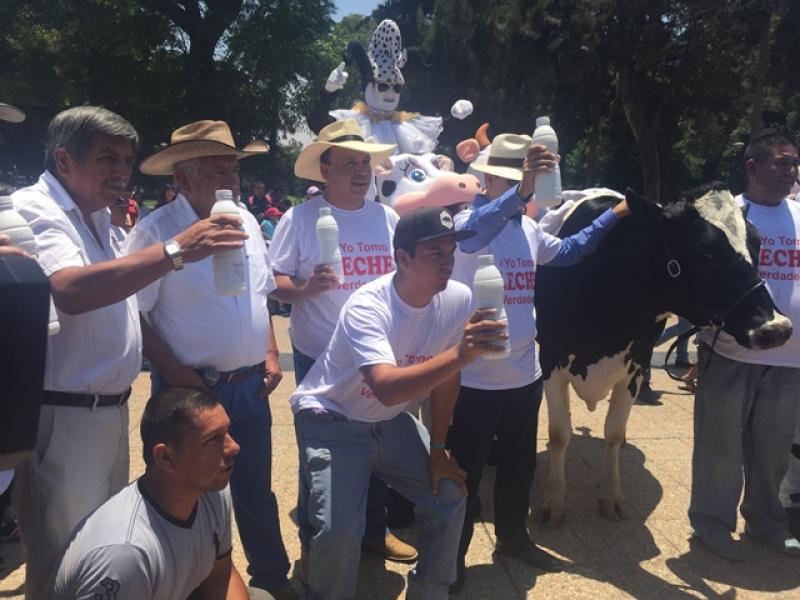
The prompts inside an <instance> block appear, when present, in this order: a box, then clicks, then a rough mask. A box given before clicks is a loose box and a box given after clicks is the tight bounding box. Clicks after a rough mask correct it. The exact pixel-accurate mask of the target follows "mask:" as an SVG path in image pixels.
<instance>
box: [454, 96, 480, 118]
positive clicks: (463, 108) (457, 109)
mask: <svg viewBox="0 0 800 600" xmlns="http://www.w3.org/2000/svg"><path fill="white" fill-rule="evenodd" d="M473 110H474V109H473V107H472V102H470V101H469V100H456V101H455V103H453V106H451V107H450V114H451V115H453V116H454V117H455V118H456V119H458V120H463V119H466V118H467V117H468V116H470V115H471V114H472V111H473Z"/></svg>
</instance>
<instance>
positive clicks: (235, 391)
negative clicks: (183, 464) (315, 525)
mask: <svg viewBox="0 0 800 600" xmlns="http://www.w3.org/2000/svg"><path fill="white" fill-rule="evenodd" d="M150 378H151V381H152V388H151V389H152V393H153V395H155V394H156V393H158V392H159V391H161V390H162V389H164V388H166V387H167V382H166V381H165V380H164V378H163V377H162V376H161V374H160V373H158V372H156V371H155V370H153V371H151V372H150ZM262 384H263V377H262V375H261V374H260V372H258V371H256V370H254V371H253V373H252V374H251V375H250V376H249V377H248V378H247V379H245V380H244V381H240V382H237V383H218V384H217V385H215V386H214V387H213V388H212V389H213V390H214V393H216V394H217V396H219V398H220V401H221V402H222V406H223V407H224V408H225V412H226V413H228V417H229V418H230V420H231V426H230V430H229V431H230V434H231V437H232V438H233V439H234V440H236V443H238V444H239V447H240V450H239V455H238V456H237V457H236V464H235V466H234V468H233V473H232V474H231V497H232V499H233V514H234V516H235V517H236V524H237V525H238V527H239V537H240V538H241V540H242V546H243V547H244V553H245V556H246V558H247V562H248V567H247V572H248V573H249V574H250V577H251V579H250V585H251V586H254V587H259V588H264V589H266V590H271V591H274V590H277V589H279V588H281V587H283V586H285V585H287V584H288V579H287V574H288V573H289V558H288V556H287V555H286V549H285V548H284V546H283V540H282V539H281V528H280V523H279V520H278V502H277V500H276V499H275V494H273V493H272V438H271V435H270V429H271V427H272V414H271V413H270V410H269V402H268V401H267V399H266V398H264V397H263V396H260V395H259V394H258V392H259V390H260V388H261V386H262Z"/></svg>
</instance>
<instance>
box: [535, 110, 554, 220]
mask: <svg viewBox="0 0 800 600" xmlns="http://www.w3.org/2000/svg"><path fill="white" fill-rule="evenodd" d="M531 144H541V145H542V146H545V147H546V148H547V149H548V150H550V152H553V153H554V154H557V153H558V136H556V132H555V131H554V130H553V128H552V127H551V126H550V117H539V118H538V119H536V130H535V131H534V132H533V137H532V138H531ZM533 194H534V197H535V199H536V204H537V205H538V206H543V207H545V208H551V207H553V206H556V205H558V204H559V203H560V202H561V169H560V168H559V167H558V165H556V166H555V168H554V169H553V170H552V171H550V172H549V173H545V174H543V175H537V176H536V180H535V182H534V191H533Z"/></svg>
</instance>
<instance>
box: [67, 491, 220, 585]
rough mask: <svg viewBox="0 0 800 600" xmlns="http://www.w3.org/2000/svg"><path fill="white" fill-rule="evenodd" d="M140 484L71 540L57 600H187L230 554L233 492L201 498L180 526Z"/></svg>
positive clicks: (120, 495) (102, 508)
mask: <svg viewBox="0 0 800 600" xmlns="http://www.w3.org/2000/svg"><path fill="white" fill-rule="evenodd" d="M140 481H141V480H137V481H134V482H133V483H131V484H129V485H128V486H127V487H125V488H124V489H123V490H122V491H120V492H119V493H118V494H117V495H116V496H114V497H112V498H110V499H109V500H108V501H107V502H106V503H105V504H103V505H102V506H100V508H98V509H97V510H96V511H94V512H93V513H92V514H90V515H89V516H88V517H87V518H86V519H85V520H84V521H83V522H82V523H81V524H80V525H79V526H78V527H77V529H76V530H75V531H74V532H73V534H72V538H71V539H70V541H69V543H68V544H67V548H66V550H65V552H64V556H63V558H62V559H61V566H60V567H59V569H58V574H57V575H56V578H55V589H54V597H55V598H56V600H67V599H69V600H83V599H86V600H95V599H96V598H103V599H108V600H148V599H152V600H183V599H185V598H186V597H187V596H188V595H189V594H191V593H192V591H193V590H195V589H196V588H197V586H198V585H200V584H201V583H202V582H203V580H205V578H206V577H208V575H209V574H210V573H211V569H212V568H213V567H214V562H215V561H216V560H217V559H218V558H221V557H224V556H225V555H226V554H228V553H229V552H230V551H231V497H230V491H229V489H228V488H226V489H224V490H222V491H221V492H209V493H206V494H203V495H202V496H201V497H200V499H199V500H198V502H197V505H196V506H195V509H194V512H193V513H192V516H191V517H190V518H189V519H188V520H186V521H184V522H181V521H178V520H176V519H174V518H172V517H171V516H170V515H168V514H167V513H165V512H164V511H163V510H162V509H161V508H160V507H159V506H158V505H157V504H156V503H155V502H154V501H153V500H152V499H151V498H150V497H149V496H148V495H147V492H146V491H145V490H144V489H143V486H141V485H140Z"/></svg>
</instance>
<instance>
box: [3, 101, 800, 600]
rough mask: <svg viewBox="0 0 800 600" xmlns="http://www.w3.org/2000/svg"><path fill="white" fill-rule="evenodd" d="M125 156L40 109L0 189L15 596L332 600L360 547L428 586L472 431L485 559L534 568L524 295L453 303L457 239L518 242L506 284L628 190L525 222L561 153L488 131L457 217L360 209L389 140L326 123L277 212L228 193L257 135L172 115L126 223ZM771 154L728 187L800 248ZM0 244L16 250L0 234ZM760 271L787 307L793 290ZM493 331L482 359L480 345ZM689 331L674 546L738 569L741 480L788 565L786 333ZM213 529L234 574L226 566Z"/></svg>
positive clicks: (798, 312) (472, 248) (792, 357)
mask: <svg viewBox="0 0 800 600" xmlns="http://www.w3.org/2000/svg"><path fill="white" fill-rule="evenodd" d="M1 106H2V105H0V107H1ZM3 114H4V113H3V112H2V111H0V118H2V117H3ZM137 145H138V134H137V132H136V130H135V128H134V127H133V125H132V124H130V123H129V122H128V121H126V120H125V119H124V118H123V117H122V116H120V115H118V114H115V113H113V112H111V111H109V110H106V109H103V108H100V107H92V106H82V107H76V108H71V109H68V110H65V111H63V112H61V113H59V114H58V115H56V116H55V117H54V118H53V120H52V121H51V123H50V125H49V128H48V132H47V139H46V140H45V147H46V160H45V170H44V172H43V173H42V175H41V177H40V178H39V180H38V182H36V183H35V184H34V185H32V186H30V187H27V188H24V189H21V190H18V191H16V192H15V193H14V194H13V196H12V199H13V203H14V207H15V209H16V210H17V211H18V212H19V213H20V214H21V215H22V216H23V217H24V218H25V219H26V220H27V222H28V223H29V225H30V227H31V229H32V230H33V233H34V236H35V241H36V247H37V254H36V257H35V258H36V260H37V261H38V263H39V265H40V267H41V269H42V270H43V271H44V273H45V274H46V275H47V277H48V278H49V280H50V284H51V288H52V297H53V301H54V304H55V307H56V309H57V314H58V319H59V322H60V331H59V332H58V333H57V334H55V335H52V336H50V337H49V339H48V355H47V363H46V369H45V379H44V386H43V392H42V411H41V417H40V421H39V428H38V437H37V440H36V448H35V450H34V452H33V453H32V455H31V456H30V457H29V458H27V459H25V460H24V461H23V462H22V463H21V464H20V465H19V466H18V468H17V470H16V474H15V477H14V483H13V487H12V497H13V501H14V505H15V507H16V513H17V517H18V520H19V528H20V532H21V536H22V540H23V542H24V543H25V546H26V548H27V557H28V559H27V571H26V585H25V594H26V598H29V599H46V598H58V599H67V598H70V599H73V598H117V599H123V598H131V599H134V598H135V599H137V600H138V599H142V598H153V599H164V600H167V599H176V598H231V599H236V598H240V599H243V598H248V597H250V598H269V597H273V598H278V599H282V598H295V597H300V596H301V595H302V597H306V598H332V599H337V598H352V597H354V596H355V593H356V579H357V573H358V566H359V557H360V554H361V552H362V550H368V551H371V552H374V553H378V554H379V555H381V556H383V557H385V558H386V559H387V560H395V561H401V562H409V563H414V562H416V566H415V567H414V568H413V570H412V571H411V572H410V575H409V583H408V595H409V597H410V598H432V599H433V598H447V597H448V596H449V595H450V594H458V593H459V592H460V591H461V589H463V588H464V586H465V585H468V584H469V581H467V580H466V571H465V556H466V553H467V550H468V548H469V545H470V541H471V538H472V534H473V528H474V522H475V521H476V520H477V519H479V518H480V514H481V503H480V497H479V493H478V487H479V484H480V481H481V476H482V472H483V469H484V467H485V465H486V464H487V462H488V460H489V455H490V453H491V451H492V447H493V444H494V445H495V451H496V460H497V472H496V477H495V489H494V498H495V501H494V504H495V532H496V552H497V553H498V554H501V555H504V556H510V557H513V558H515V559H517V560H520V561H522V562H524V563H526V564H528V565H530V566H532V567H534V568H537V569H539V570H541V571H545V572H557V571H560V570H561V569H562V568H563V564H562V562H561V561H560V559H558V558H557V557H556V556H554V555H553V554H551V553H549V552H547V551H546V550H545V549H543V548H541V547H539V546H538V545H536V544H535V543H534V541H533V540H532V538H531V533H532V532H530V531H529V530H528V527H527V521H528V515H529V510H530V495H531V487H532V483H533V478H534V474H535V469H536V439H537V429H538V414H539V407H540V403H541V400H542V389H543V388H542V377H541V371H540V369H539V367H538V359H537V355H536V353H537V349H536V345H535V335H536V315H535V311H534V310H533V309H532V301H533V294H534V287H533V285H532V284H531V285H530V286H520V289H517V290H513V291H509V292H508V293H507V298H509V297H510V298H511V300H510V301H509V300H507V301H506V303H507V306H506V310H507V321H496V320H493V319H492V316H493V311H492V310H486V309H483V308H481V307H479V306H476V303H475V301H474V299H473V290H472V289H471V288H472V286H473V279H474V276H475V273H476V269H477V268H478V258H477V257H478V256H479V255H480V254H492V255H493V256H494V257H495V261H498V262H499V261H502V260H503V259H510V258H513V257H515V256H518V255H522V254H524V255H529V256H532V257H533V262H532V264H531V265H530V266H529V270H530V272H531V273H533V272H535V268H536V265H544V264H547V265H548V266H551V267H559V268H562V267H568V266H569V265H572V264H575V263H577V262H578V261H581V260H582V259H583V258H584V257H586V256H587V255H589V254H591V253H592V252H593V251H594V250H595V249H596V248H597V246H598V244H600V243H601V241H602V240H603V238H604V237H605V236H606V235H607V234H608V233H609V232H610V231H611V230H612V228H613V227H614V226H615V224H616V223H617V222H618V221H619V220H620V219H623V218H626V217H628V215H629V213H630V211H629V209H628V206H627V201H626V200H625V199H624V198H623V199H621V200H620V201H619V202H618V203H617V204H616V206H615V207H614V208H613V209H609V210H608V211H607V212H606V213H604V214H602V215H601V216H600V217H598V218H597V219H596V220H595V221H594V222H593V223H592V224H591V225H589V226H588V227H586V228H585V229H583V230H582V231H580V232H578V233H576V234H574V235H572V236H569V237H565V238H564V239H560V238H558V237H555V236H553V235H550V234H548V233H546V232H545V231H544V230H543V229H541V228H540V227H539V226H538V224H537V223H536V221H534V220H533V219H531V218H529V217H528V216H525V215H526V212H527V213H531V212H535V211H531V210H530V208H531V203H532V202H535V197H534V194H533V192H534V183H535V179H536V177H537V176H538V175H541V174H543V173H547V172H550V171H551V170H552V169H553V168H554V167H555V166H556V164H557V163H558V160H559V158H560V157H558V156H557V155H556V154H554V153H553V152H551V151H549V150H547V148H545V147H544V146H539V145H535V144H532V143H531V140H530V137H528V136H523V135H517V134H513V133H509V134H501V135H498V136H495V138H494V140H493V142H492V145H491V149H490V151H489V153H488V159H487V160H486V162H485V163H481V164H473V168H474V169H476V170H478V171H480V172H481V173H482V175H483V177H484V183H485V186H484V189H483V191H482V192H481V193H480V194H478V195H477V196H476V197H475V199H474V201H473V202H472V204H471V205H470V206H469V207H468V208H467V209H466V210H462V208H463V207H462V206H460V205H458V204H451V205H449V203H448V202H447V199H446V198H444V199H438V200H437V206H436V207H423V208H419V209H417V210H414V211H413V212H410V213H408V214H406V215H404V216H403V217H402V218H399V217H398V215H397V214H396V213H395V212H394V210H392V208H391V207H389V206H386V205H384V204H381V203H377V202H373V201H371V200H370V199H368V198H367V194H368V190H369V188H370V185H371V184H372V182H373V168H374V167H375V165H376V164H378V163H379V162H380V161H381V160H383V159H384V158H386V157H388V156H389V155H391V153H392V152H394V151H395V146H394V145H393V144H381V143H377V142H376V141H373V140H367V139H365V137H364V133H363V131H362V130H361V128H360V126H359V123H358V122H357V121H356V120H351V119H342V120H339V121H335V122H334V123H331V124H329V125H327V126H325V127H324V128H322V129H321V131H320V132H319V134H318V136H317V139H316V140H315V141H314V142H313V143H310V144H308V145H307V146H306V147H305V148H304V149H303V150H302V152H301V153H300V155H299V157H298V158H297V161H296V164H295V174H296V175H297V176H298V177H300V178H302V179H305V180H310V181H313V182H315V185H314V186H312V187H310V188H309V190H308V198H307V199H306V201H304V202H302V203H301V204H298V205H296V206H286V205H281V204H279V203H277V202H274V201H273V199H272V198H271V197H270V196H269V195H268V194H267V193H266V188H265V185H264V183H263V181H256V182H254V183H253V185H252V187H251V194H250V195H249V196H247V195H245V194H241V191H240V178H239V161H240V160H243V159H246V158H247V157H249V156H254V155H257V154H261V153H263V152H266V151H267V148H265V147H253V148H250V147H246V148H244V149H239V148H237V146H236V144H235V142H234V138H233V135H232V134H231V131H230V129H229V127H228V126H227V124H225V123H224V122H221V121H198V122H194V123H190V124H187V125H184V126H182V127H179V128H177V129H176V130H175V131H174V132H173V133H172V136H171V139H170V143H169V145H167V146H166V147H164V148H162V149H161V150H159V151H158V152H156V153H155V154H153V155H151V156H149V157H147V158H146V159H145V160H144V161H142V162H141V164H140V165H139V169H140V170H141V172H142V173H144V174H147V175H152V176H161V177H164V178H169V179H170V183H169V184H166V185H165V186H164V189H163V196H162V199H161V201H160V202H159V206H158V208H157V209H156V210H153V211H152V212H151V213H150V214H148V215H146V216H144V217H143V218H141V219H139V218H138V217H139V215H138V212H136V214H133V213H132V212H131V210H132V209H131V205H130V203H129V202H128V200H127V199H126V198H127V197H128V195H127V189H128V184H129V181H130V178H131V175H132V172H133V167H134V165H135V164H136V151H137ZM248 148H250V149H248ZM797 164H798V155H797V147H796V145H795V144H794V142H793V141H792V140H791V139H790V138H788V137H787V136H785V135H782V134H768V135H763V136H761V137H759V138H758V139H755V140H754V141H753V142H752V143H751V144H750V146H749V147H748V150H747V155H746V163H745V167H746V169H747V174H748V182H749V183H748V188H747V190H746V191H745V193H744V195H743V196H742V197H741V198H740V201H741V203H743V204H744V205H746V206H749V218H750V220H751V221H752V222H753V223H754V224H755V225H756V226H757V227H759V229H760V230H761V232H762V234H763V235H765V236H768V237H769V238H772V239H787V240H795V241H797V238H798V237H800V236H798V235H797V232H798V230H800V207H798V206H797V205H796V204H795V203H793V202H788V201H787V200H786V196H787V195H788V193H789V190H790V188H791V186H792V185H793V184H794V182H795V180H796V178H797ZM318 185H319V186H321V188H320V187H317V186H318ZM221 189H222V190H232V191H233V193H234V194H235V196H236V197H237V198H238V204H237V207H238V214H236V215H233V214H212V210H211V209H212V206H213V204H214V202H215V192H216V191H217V190H221ZM120 198H122V199H123V200H120ZM321 208H327V209H329V210H330V213H331V214H332V215H333V217H334V218H335V221H336V223H337V225H338V231H339V246H340V248H341V254H342V273H341V274H340V275H337V272H336V269H334V268H333V266H332V265H330V264H324V263H320V260H319V242H318V240H317V237H316V230H315V227H316V223H317V219H318V218H319V215H320V209H321ZM797 243H798V244H800V241H798V242H797ZM242 248H243V249H244V252H245V255H246V268H245V277H246V286H245V288H246V289H245V291H244V292H243V293H241V294H238V295H221V294H219V293H217V292H216V291H215V286H214V270H213V261H212V260H211V259H210V257H211V256H213V255H217V254H219V253H224V252H226V251H230V250H234V249H242ZM7 252H20V251H19V250H18V249H15V248H13V247H12V246H9V245H8V240H7V239H2V238H0V254H2V253H7ZM794 266H800V260H798V261H797V264H795V265H794ZM342 277H343V278H342ZM530 280H531V282H532V281H533V278H532V277H531V278H530ZM767 286H768V287H769V289H770V291H771V292H772V294H773V296H774V298H775V301H776V303H777V305H778V307H779V308H780V309H781V310H782V311H783V312H784V313H785V314H786V315H787V316H788V317H789V318H791V319H793V320H794V319H797V320H796V321H795V322H800V290H798V288H797V286H798V284H797V282H796V281H795V280H793V279H788V280H784V281H780V282H776V281H772V280H770V281H767ZM515 295H516V296H519V298H518V299H515V298H516V296H515ZM517 300H519V301H517ZM528 300H529V301H528ZM270 302H275V303H282V304H277V306H278V310H282V309H281V307H283V306H285V305H291V313H290V316H289V319H290V338H291V352H292V354H293V360H294V378H295V384H296V389H295V390H294V392H293V393H292V394H291V397H290V404H291V408H292V411H293V413H294V419H295V431H296V439H297V446H298V452H299V464H300V468H299V473H298V480H299V494H298V502H297V507H296V515H297V522H298V526H299V536H300V542H301V557H300V561H299V578H300V580H301V581H302V583H303V586H304V587H303V590H302V591H297V590H295V589H294V588H293V587H292V585H291V584H290V581H289V569H290V563H289V557H288V556H287V552H286V549H285V547H284V543H283V540H282V539H281V533H280V519H279V512H280V511H279V507H278V504H277V500H276V496H275V494H274V492H273V490H272V452H273V449H272V440H271V423H272V416H271V414H270V407H269V403H268V401H267V398H268V396H269V394H270V393H271V392H273V391H274V390H275V388H276V387H277V386H278V384H279V383H280V382H281V380H282V378H283V373H282V370H281V366H280V361H279V355H280V349H279V348H278V346H277V343H276V340H275V335H274V330H273V327H272V320H271V319H272V317H271V311H270V310H269V307H270ZM272 312H276V311H275V310H273V311H272ZM286 312H288V311H286ZM681 327H683V326H682V325H681ZM498 343H508V345H509V346H510V351H509V353H508V355H507V356H505V357H504V358H501V359H494V360H488V359H487V358H486V356H487V355H488V354H491V353H496V352H497V346H496V344H498ZM699 343H700V362H701V364H708V365H709V366H708V368H707V369H706V370H701V373H700V378H699V383H698V390H697V408H696V414H695V451H694V458H693V480H692V500H691V506H690V509H689V516H690V520H691V523H692V526H693V528H694V531H695V535H696V536H697V538H698V539H699V540H700V541H701V542H703V543H704V544H705V545H706V546H707V547H708V548H709V549H710V550H711V551H712V552H714V553H716V554H718V555H720V556H722V557H723V558H726V559H728V560H732V561H740V560H743V558H744V557H743V554H742V551H741V549H740V547H739V545H738V543H737V542H736V541H735V540H734V539H733V538H732V536H731V532H733V531H735V528H736V510H737V507H738V504H739V497H740V493H741V490H742V486H744V503H743V505H742V513H743V515H744V517H745V520H746V522H747V530H746V531H747V533H748V534H749V535H752V536H753V537H754V538H756V539H758V540H760V541H762V542H763V543H765V544H766V545H767V546H769V547H770V548H772V549H775V550H778V551H780V552H784V553H786V554H793V555H800V542H798V540H797V537H796V536H797V535H798V533H800V531H798V530H799V529H800V527H798V525H800V522H799V521H800V520H798V518H797V516H798V513H799V512H800V423H797V426H795V423H796V422H797V416H796V415H797V414H798V411H797V410H796V404H797V398H798V390H797V387H798V385H800V362H798V361H800V358H798V357H800V353H798V352H797V350H799V349H798V348H796V345H797V344H800V341H798V340H797V336H793V337H792V338H791V340H790V342H789V343H788V344H787V345H786V347H783V348H778V349H775V350H773V351H762V352H759V351H745V350H744V349H742V348H741V347H738V346H736V344H735V342H733V340H732V339H730V340H726V339H724V338H723V339H720V341H719V343H718V344H717V345H716V347H715V352H716V354H717V355H719V356H715V358H714V360H713V361H712V362H710V363H707V361H706V360H705V356H706V355H707V354H708V353H709V352H710V351H711V350H710V346H711V345H712V342H711V341H710V340H708V339H706V338H705V337H704V336H701V338H700V340H699ZM714 343H716V340H714ZM283 350H285V351H288V350H290V349H289V348H284V349H283ZM142 357H145V358H146V359H147V361H148V363H149V365H150V369H151V381H152V387H151V392H152V393H151V398H150V400H149V401H148V403H147V405H146V407H145V411H144V415H143V417H142V422H141V425H140V435H141V439H142V448H143V459H144V463H145V465H146V469H145V473H144V475H143V476H142V477H140V478H138V479H137V480H135V481H133V482H130V481H129V452H130V449H129V439H128V431H129V421H128V419H129V416H128V407H127V402H128V399H129V397H130V394H131V385H132V383H133V381H134V379H135V378H136V377H137V376H138V374H139V372H140V370H141V365H142ZM680 359H681V360H688V357H687V356H686V355H682V356H681V357H680ZM793 436H794V442H793V441H792V438H793ZM790 457H791V463H790V460H789V459H790ZM787 469H788V474H787ZM742 470H744V478H743V477H742ZM784 476H785V477H784ZM0 480H2V478H0ZM389 489H391V490H392V491H393V492H394V493H397V494H399V495H401V496H402V497H404V498H405V499H407V500H408V501H409V502H411V503H413V505H414V512H415V516H416V519H417V525H418V537H417V542H416V547H414V546H412V545H409V544H407V543H405V542H403V541H402V540H400V539H399V538H398V537H397V536H396V535H394V533H392V531H391V530H390V529H389V526H388V522H387V512H386V503H387V493H388V490H389ZM2 491H3V490H0V492H2ZM282 508H283V511H288V510H289V508H290V507H285V506H284V507H282ZM231 518H235V519H236V522H237V526H238V531H239V536H240V538H241V543H242V546H243V548H244V553H245V557H246V559H247V565H248V566H247V576H248V577H249V579H248V581H247V582H246V583H245V580H244V579H243V577H242V575H241V574H239V573H238V571H237V570H236V568H235V567H234V566H233V563H232V561H231V548H232V533H231ZM790 527H791V531H790Z"/></svg>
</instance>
